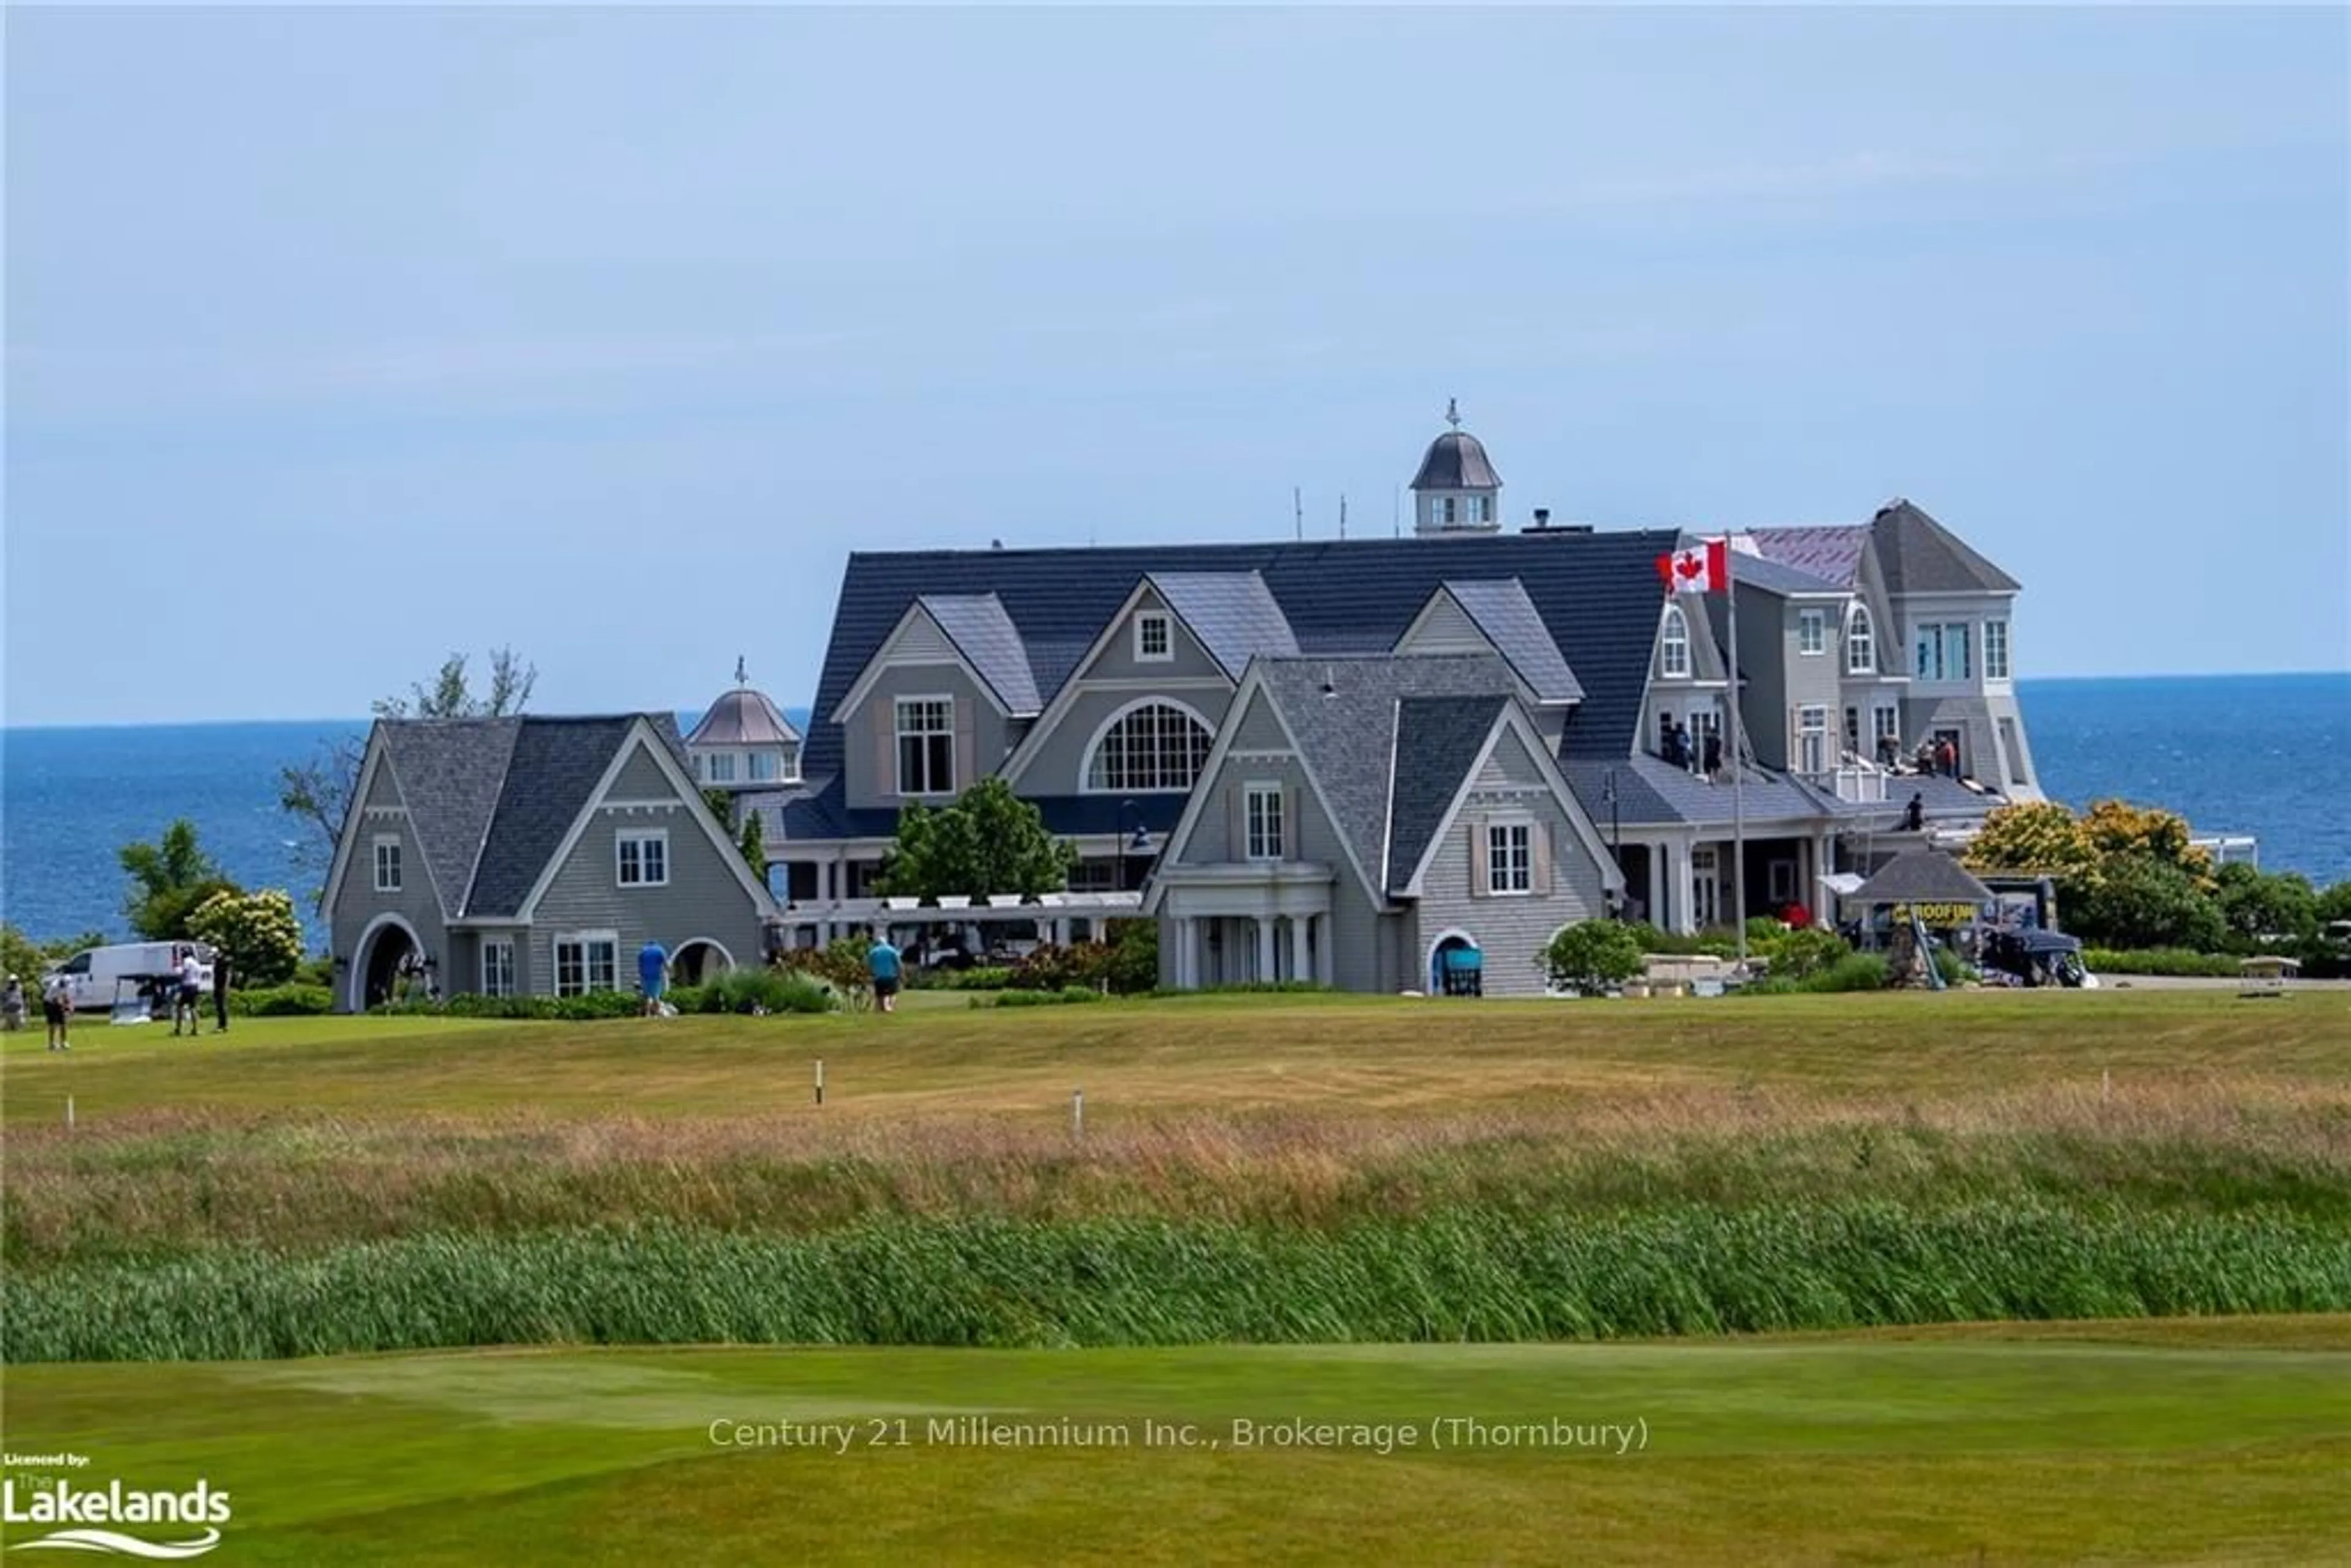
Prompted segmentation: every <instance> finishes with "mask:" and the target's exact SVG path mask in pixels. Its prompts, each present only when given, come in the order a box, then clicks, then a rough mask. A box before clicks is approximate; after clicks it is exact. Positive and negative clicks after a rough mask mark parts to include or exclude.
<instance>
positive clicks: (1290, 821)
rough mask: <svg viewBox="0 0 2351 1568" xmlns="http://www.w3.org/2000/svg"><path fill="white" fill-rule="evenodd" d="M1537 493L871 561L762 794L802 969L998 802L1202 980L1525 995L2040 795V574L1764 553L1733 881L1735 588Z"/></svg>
mask: <svg viewBox="0 0 2351 1568" xmlns="http://www.w3.org/2000/svg"><path fill="white" fill-rule="evenodd" d="M1501 492H1502V481H1501V478H1500V476H1499V474H1497V473H1496V471H1495V468H1494V465H1493V464H1492V463H1491V461H1490V460H1489V457H1488V455H1487V453H1486V451H1485V449H1484V447H1483V446H1482V445H1481V444H1479V441H1478V440H1477V439H1476V438H1475V437H1474V436H1472V435H1470V434H1468V433H1467V432H1465V431H1463V430H1462V429H1460V428H1459V425H1458V422H1456V423H1455V424H1454V426H1453V428H1451V429H1449V430H1447V431H1446V432H1445V433H1443V434H1439V435H1438V436H1437V438H1436V439H1435V441H1434V442H1432V443H1431V444H1430V445H1429V447H1428V449H1427V452H1426V455H1425V457H1424V458H1423V460H1422V462H1421V465H1420V467H1419V469H1418V471H1417V473H1416V475H1415V476H1414V479H1413V483H1412V494H1413V529H1412V533H1411V536H1410V537H1409V538H1390V539H1354V540H1339V539H1321V540H1308V541H1302V542H1296V543H1249V544H1227V545H1179V546H1165V547H1136V548H1113V549H1099V548H1089V549H987V550H940V551H908V552H888V553H856V554H852V556H851V557H850V559H849V564H848V569H847V571H846V573H845V575H844V577H843V579H842V582H841V599H840V602H839V605H838V607H837V609H836V611H835V613H834V618H833V626H832V636H831V644H830V646H829V648H828V649H827V652H826V655H825V662H824V667H823V671H822V674H821V676H820V681H819V684H818V688H817V693H816V701H815V704H814V706H813V709H812V711H811V715H810V733H809V734H808V735H807V737H805V740H804V744H802V745H801V747H799V757H798V759H797V760H798V773H799V776H798V777H797V778H796V779H789V780H779V781H778V783H777V784H776V785H775V786H774V787H772V788H768V787H759V788H742V787H741V786H740V785H739V784H738V785H737V787H738V788H741V802H742V806H743V807H744V808H747V809H750V810H758V811H760V812H761V813H762V814H763V817H764V821H763V824H762V826H763V830H764V832H765V835H766V842H767V850H768V857H769V860H770V874H769V883H770V886H771V887H772V888H773V889H774V890H775V892H776V894H777V895H778V899H779V901H780V902H781V903H782V904H783V905H784V908H783V911H782V915H783V919H784V921H785V923H786V930H787V936H786V940H788V941H792V942H810V941H816V940H819V939H821V938H822V937H823V936H828V935H831V934H832V933H833V932H834V931H836V930H839V929H845V928H847V927H848V926H850V925H859V924H862V923H864V922H865V921H866V920H868V919H870V918H872V911H873V909H874V908H875V905H874V904H873V903H872V897H871V892H872V890H871V887H870V883H871V879H872V876H873V874H874V873H875V871H876V870H877V869H878V867H879V865H880V863H881V861H882V858H883V855H884V854H885V853H886V852H887V851H888V849H889V846H890V842H891V838H892V834H893V831H894V828H895V825H896V822H897V818H898V813H899V810H901V808H903V807H904V806H905V805H907V804H909V803H912V802H915V801H932V802H937V801H944V800H947V799H950V798H951V797H953V796H954V795H955V794H956V792H957V791H959V790H961V789H964V788H965V787H967V785H969V784H971V783H972V782H973V781H975V780H976V779H980V778H982V777H983V776H986V775H989V774H996V775H1001V776H1002V777H1003V778H1004V779H1007V780H1008V782H1009V783H1010V785H1011V786H1012V788H1013V789H1015V790H1016V791H1017V792H1018V793H1019V794H1020V795H1021V796H1023V797H1024V798H1026V799H1028V800H1032V801H1034V802H1035V803H1036V804H1037V806H1038V807H1039V809H1040V811H1041V813H1042V814H1043V817H1044V820H1045V823H1046V826H1047V827H1048V828H1050V830H1051V831H1054V832H1055V833H1057V834H1060V835H1061V836H1063V837H1066V838H1068V839H1070V840H1071V841H1073V842H1074V843H1075V844H1076V845H1077V846H1078V848H1079V850H1080V852H1081V854H1082V856H1083V857H1084V858H1083V862H1082V865H1081V871H1080V873H1079V876H1078V878H1077V879H1076V880H1075V881H1074V882H1073V883H1072V894H1071V903H1072V904H1076V903H1078V902H1079V901H1081V900H1083V901H1086V902H1087V903H1088V904H1090V905H1091V906H1094V907H1116V906H1118V904H1122V903H1127V902H1131V903H1132V904H1134V906H1136V907H1139V908H1140V909H1141V911H1143V912H1144V913H1146V914H1149V915H1155V917H1156V918H1157V919H1158V920H1159V921H1160V923H1161V931H1160V936H1161V942H1160V950H1161V955H1162V956H1161V965H1162V969H1163V977H1164V978H1165V980H1166V982H1167V983H1169V984H1174V985H1209V984H1217V983H1220V982H1229V981H1236V980H1244V979H1288V978H1310V979H1320V980H1322V981H1324V982H1327V983H1331V984H1335V985H1337V986H1340V987H1342V988H1349V989H1361V990H1381V991H1387V990H1398V989H1425V988H1428V987H1429V986H1430V985H1431V984H1432V983H1433V982H1434V981H1435V980H1436V979H1437V978H1438V977H1441V975H1442V974H1443V972H1444V966H1445V962H1446V958H1445V955H1446V954H1447V952H1448V951H1450V950H1455V949H1461V948H1468V949H1469V950H1471V951H1475V952H1482V954H1483V955H1484V963H1483V971H1484V989H1485V991H1486V992H1487V993H1488V994H1511V993H1524V992H1535V991H1539V990H1540V989H1541V977H1540V976H1539V975H1538V973H1537V972H1536V969H1535V967H1534V961H1533V955H1534V953H1535V952H1536V951H1537V950H1538V949H1539V948H1540V947H1541V946H1542V945H1543V944H1544V943H1545V942H1546V941H1547V940H1548V939H1549V937H1550V936H1551V935H1552V932H1554V931H1556V930H1557V929H1558V928H1559V927H1561V926H1562V925H1569V924H1572V923H1573V922H1574V921H1577V920H1581V919H1584V918H1588V917H1590V916H1593V915H1600V914H1604V913H1607V912H1609V911H1611V910H1614V909H1618V908H1624V909H1626V910H1628V911H1631V912H1635V913H1638V914H1640V915H1642V916H1643V917H1645V918H1647V919H1650V920H1653V921H1655V922H1656V923H1657V924H1658V925H1662V926H1664V927H1666V928H1667V929H1670V930H1676V931H1685V932H1687V931H1695V930H1698V929H1699V928H1701V927H1704V926H1708V925H1717V924H1721V923H1727V922H1728V921H1729V919H1730V918H1731V910H1732V908H1733V902H1734V901H1733V897H1732V891H1731V882H1730V879H1731V878H1732V877H1733V876H1743V878H1744V880H1745V883H1746V888H1745V892H1746V905H1747V908H1748V909H1749V911H1750V913H1761V912H1766V911H1771V910H1774V909H1778V908H1782V907H1784V906H1786V905H1789V904H1803V905H1806V906H1807V907H1809V908H1811V909H1813V910H1814V911H1815V912H1816V913H1817V914H1818V915H1822V916H1826V915H1829V914H1830V913H1831V911H1832V908H1833V903H1832V893H1831V888H1832V886H1833V885H1834V883H1833V882H1832V880H1831V879H1832V878H1833V877H1834V875H1835V874H1836V873H1852V874H1857V873H1866V872H1868V871H1870V870H1872V869H1874V868H1875V867H1876V865H1877V864H1880V863H1882V862H1884V861H1886V860H1887V859H1890V858H1891V857H1892V856H1893V855H1894V854H1896V853H1897V852H1900V851H1901V850H1903V849H1906V848H1910V847H1914V846H1915V845H1917V843H1918V842H1920V841H1922V840H1923V839H1928V838H1934V837H1937V836H1942V835H1948V834H1949V833H1951V832H1952V831H1959V832H1964V831H1967V830H1969V829H1970V828H1971V827H1973V826H1974V825H1975V824H1977V823H1979V822H1980V821H1981V819H1982V817H1983V815H1984V813H1985V812H1986V811H1988V810H1991V808H1992V807H1994V806H1996V805H1999V804H2001V803H2002V802H2003V801H2005V800H2033V799H2038V798H2039V790H2038V788H2037V781H2036V778H2035V774H2034V772H2033V767H2032V751H2031V748H2030V747H2029V745H2028V743H2027V741H2026V738H2025V730H2024V721H2023V716H2022V713H2021V712H2020V710H2019V708H2018V706H2017V702H2016V695H2015V687H2014V684H2013V683H2014V677H2013V664H2012V656H2013V641H2012V635H2011V605H2012V603H2013V601H2014V599H2015V595H2016V593H2017V591H2018V584H2017V582H2016V580H2014V579H2012V578H2011V577H2010V576H2008V575H2007V574H2006V573H2005V572H2003V571H2001V570H2000V569H1999V568H1998V567H1996V566H1994V565H1993V564H1992V563H1991V562H1990V561H1989V560H1986V559H1984V558H1983V557H1982V556H1980V555H1979V554H1978V553H1977V552H1976V551H1975V550H1973V549H1970V547H1969V546H1968V545H1967V544H1966V543H1965V542H1964V541H1963V540H1961V539H1960V538H1959V537H1958V536H1957V535H1956V534H1954V533H1952V532H1951V531H1950V530H1949V529H1948V528H1945V527H1943V526H1942V525H1941V524H1940V523H1938V522H1937V521H1936V520H1935V519H1934V518H1932V517H1928V515H1927V514H1926V513H1925V512H1924V511H1922V510H1920V509H1919V508H1918V507H1914V506H1912V505H1910V504H1909V503H1908V502H1907V501H1898V500H1897V501H1895V502H1893V503H1891V504H1889V505H1887V506H1886V507H1883V508H1881V509H1879V510H1878V511H1877V512H1876V515H1875V516H1874V517H1871V518H1870V519H1869V520H1868V521H1866V522H1862V523H1855V524H1851V525H1843V526H1827V527H1806V528H1765V529H1756V530H1752V531H1750V532H1746V533H1733V534H1732V535H1731V548H1732V549H1733V550H1734V551H1736V552H1737V554H1736V556H1735V558H1734V570H1733V577H1734V580H1735V581H1736V582H1737V585H1738V586H1737V592H1738V594H1739V622H1740V625H1739V631H1740V649H1739V659H1738V666H1739V674H1740V685H1741V687H1742V690H1741V691H1740V693H1739V694H1738V700H1739V701H1740V703H1741V705H1742V706H1741V709H1740V711H1741V714H1742V716H1743V721H1744V727H1745V735H1746V740H1747V752H1746V756H1745V758H1743V764H1742V765H1743V768H1744V771H1743V774H1742V775H1741V780H1740V789H1739V791H1738V793H1739V795H1740V805H1741V807H1742V808H1743V816H1744V823H1745V840H1746V856H1745V864H1744V866H1743V867H1736V866H1734V865H1733V863H1732V859H1733V857H1732V851H1731V841H1732V818H1733V803H1732V795H1733V790H1732V787H1731V779H1732V773H1731V768H1732V767H1733V766H1734V759H1733V758H1731V757H1730V756H1729V734H1730V731H1729V725H1728V721H1727V714H1728V705H1729V702H1730V701H1731V700H1732V693H1731V691H1730V689H1729V660H1728V659H1727V658H1726V657H1725V647H1724V643H1725V639H1726V637H1727V634H1728V617H1727V616H1726V615H1725V613H1724V609H1725V604H1726V598H1725V596H1723V595H1720V594H1715V595H1707V596H1703V597H1696V596H1684V597H1679V598H1669V597H1668V595H1667V593H1666V591H1665V587H1664V584H1663V582H1662V580H1661V579H1660V578H1659V576H1658V574H1657V571H1656V557H1657V556H1659V555H1660V554H1662V553H1665V552H1667V551H1668V550H1671V549H1675V548H1676V547H1677V545H1679V544H1680V543H1682V542H1683V541H1684V539H1685V538H1686V537H1687V536H1685V535H1684V534H1683V533H1682V532H1681V531H1679V530H1675V529H1650V530H1627V531H1607V532H1601V531H1594V530H1593V529H1591V528H1581V527H1573V526H1570V527H1560V526H1553V525H1552V524H1550V523H1549V521H1548V519H1547V517H1546V515H1545V514H1543V513H1541V512H1538V513H1536V514H1535V515H1534V518H1533V521H1532V522H1531V524H1529V525H1527V526H1523V527H1519V528H1514V529H1513V528H1506V527H1505V526H1504V522H1503V511H1502V494H1501ZM1922 748H1923V750H1924V752H1925V753H1926V754H1927V755H1928V756H1929V757H1934V758H1947V759H1948V762H1947V764H1943V765H1938V767H1937V768H1935V769H1934V770H1931V771H1921V770H1918V769H1917V767H1916V766H1915V765H1914V761H1913V759H1914V758H1918V757H1920V755H1921V753H1922ZM1914 798H1915V799H1916V801H1917V817H1918V822H1919V825H1918V826H1917V828H1915V829H1914V828H1910V827H1908V826H1907V821H1906V819H1907V817H1908V816H1909V814H1910V808H1911V805H1912V802H1913V800H1914ZM1122 895H1124V896H1123V897H1122ZM885 917H886V916H885Z"/></svg>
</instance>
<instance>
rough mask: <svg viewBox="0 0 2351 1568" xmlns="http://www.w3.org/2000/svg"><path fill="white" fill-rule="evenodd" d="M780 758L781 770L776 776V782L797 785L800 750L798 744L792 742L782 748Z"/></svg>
mask: <svg viewBox="0 0 2351 1568" xmlns="http://www.w3.org/2000/svg"><path fill="white" fill-rule="evenodd" d="M781 756H782V758H783V770H782V772H781V773H780V774H779V775H778V782H780V783H785V784H797V783H799V781H800V748H799V743H798V742H794V743H792V744H790V745H788V746H786V747H784V748H783V751H782V753H781Z"/></svg>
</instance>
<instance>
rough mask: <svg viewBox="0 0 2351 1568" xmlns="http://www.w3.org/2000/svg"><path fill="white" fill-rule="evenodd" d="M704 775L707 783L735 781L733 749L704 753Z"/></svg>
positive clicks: (729, 782) (730, 782)
mask: <svg viewBox="0 0 2351 1568" xmlns="http://www.w3.org/2000/svg"><path fill="white" fill-rule="evenodd" d="M702 777H703V779H704V781H705V783H710V784H732V783H734V782H735V754H734V753H733V752H731V751H705V752H704V753H703V754H702Z"/></svg>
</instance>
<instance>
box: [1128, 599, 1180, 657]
mask: <svg viewBox="0 0 2351 1568" xmlns="http://www.w3.org/2000/svg"><path fill="white" fill-rule="evenodd" d="M1134 657H1135V662H1136V663H1138V664H1165V663H1166V662H1167V661H1169V660H1170V659H1173V658H1174V657H1175V626H1174V624H1173V623H1172V622H1171V621H1170V619H1169V617H1168V614H1167V612H1165V611H1164V610H1145V611H1144V612H1142V613H1140V614H1138V615H1137V616H1135V618H1134Z"/></svg>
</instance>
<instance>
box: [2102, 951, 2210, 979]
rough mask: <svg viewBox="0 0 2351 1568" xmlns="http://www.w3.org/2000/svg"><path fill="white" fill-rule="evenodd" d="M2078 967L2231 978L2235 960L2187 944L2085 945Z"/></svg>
mask: <svg viewBox="0 0 2351 1568" xmlns="http://www.w3.org/2000/svg"><path fill="white" fill-rule="evenodd" d="M2082 967H2084V968H2085V969H2087V970H2089V971H2090V973H2092V974H2094V975H2218V976H2224V977H2228V978H2230V979H2234V978H2236V977H2237V976H2238V974H2239V973H2241V970H2240V968H2239V967H2238V961H2237V960H2236V959H2234V958H2231V957H2230V956H2227V955H2226V954H2223V953H2199V952H2197V951H2195V950H2194V949H2193V948H2189V947H2138V948H2131V949H2122V948H2114V947H2085V948H2084V949H2082Z"/></svg>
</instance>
